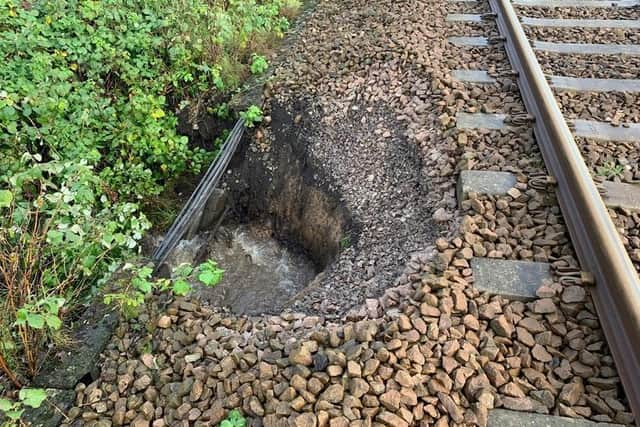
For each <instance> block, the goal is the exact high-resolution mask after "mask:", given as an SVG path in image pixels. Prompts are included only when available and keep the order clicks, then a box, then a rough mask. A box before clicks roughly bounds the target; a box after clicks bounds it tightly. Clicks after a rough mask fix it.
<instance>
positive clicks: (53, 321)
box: [44, 314, 62, 331]
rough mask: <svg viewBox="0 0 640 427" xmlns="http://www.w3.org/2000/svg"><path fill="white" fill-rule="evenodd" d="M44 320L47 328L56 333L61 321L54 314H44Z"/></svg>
mask: <svg viewBox="0 0 640 427" xmlns="http://www.w3.org/2000/svg"><path fill="white" fill-rule="evenodd" d="M44 320H45V322H46V323H47V326H48V327H50V328H51V329H54V330H56V331H57V330H58V329H60V327H61V326H62V320H60V318H59V317H58V316H56V315H55V314H46V315H45V317H44Z"/></svg>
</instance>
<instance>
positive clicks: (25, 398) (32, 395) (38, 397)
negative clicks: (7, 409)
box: [18, 388, 47, 408]
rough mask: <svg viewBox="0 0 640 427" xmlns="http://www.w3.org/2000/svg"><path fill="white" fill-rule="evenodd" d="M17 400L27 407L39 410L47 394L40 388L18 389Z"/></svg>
mask: <svg viewBox="0 0 640 427" xmlns="http://www.w3.org/2000/svg"><path fill="white" fill-rule="evenodd" d="M18 398H19V399H20V400H21V401H22V403H24V404H25V405H27V406H31V407H32V408H39V407H40V405H42V402H44V400H45V399H46V398H47V392H46V391H44V389H41V388H22V389H20V393H19V394H18Z"/></svg>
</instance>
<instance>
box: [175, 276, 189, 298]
mask: <svg viewBox="0 0 640 427" xmlns="http://www.w3.org/2000/svg"><path fill="white" fill-rule="evenodd" d="M171 290H172V291H173V293H174V294H176V295H178V296H184V295H186V294H188V293H189V291H190V290H191V285H190V284H189V283H188V282H187V281H185V280H176V281H175V282H174V284H173V287H172V289H171Z"/></svg>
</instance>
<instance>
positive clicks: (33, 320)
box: [27, 312, 44, 329]
mask: <svg viewBox="0 0 640 427" xmlns="http://www.w3.org/2000/svg"><path fill="white" fill-rule="evenodd" d="M27 325H29V326H30V327H32V328H33V329H42V328H44V317H43V316H42V315H41V314H38V313H29V312H27Z"/></svg>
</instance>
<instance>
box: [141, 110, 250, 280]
mask: <svg viewBox="0 0 640 427" xmlns="http://www.w3.org/2000/svg"><path fill="white" fill-rule="evenodd" d="M243 134H244V119H239V120H238V121H237V122H236V124H235V126H234V127H233V129H232V131H231V133H230V134H229V136H228V137H227V139H226V140H225V142H224V144H222V147H221V148H220V151H219V152H218V155H217V156H216V158H215V159H214V160H213V162H212V163H211V165H209V168H208V169H207V172H206V173H205V175H204V176H203V177H202V179H201V180H200V182H199V183H198V185H197V186H196V188H195V190H194V191H193V193H191V196H190V197H189V199H188V200H187V203H185V204H184V206H183V207H182V210H181V211H180V213H179V214H178V216H177V217H176V219H175V220H174V221H173V224H171V227H169V230H168V231H167V233H166V234H165V237H164V239H163V240H162V243H160V246H158V248H156V250H155V251H154V253H153V255H152V259H153V261H154V263H155V265H156V268H157V267H159V266H160V264H162V263H163V262H164V261H165V260H166V259H167V257H168V256H169V254H170V253H171V251H172V250H173V248H174V247H175V245H176V244H177V243H178V241H179V240H180V239H182V237H183V236H184V234H185V233H186V231H187V229H188V228H189V225H190V223H189V222H190V220H191V218H192V217H193V215H194V214H196V213H198V212H199V211H200V210H202V209H203V208H204V205H205V203H206V202H207V200H208V199H209V196H210V195H211V192H212V191H213V190H214V189H215V188H216V186H217V185H218V182H219V181H220V178H222V174H223V173H224V171H225V170H226V168H227V166H228V164H229V162H230V161H231V158H232V157H233V154H234V153H235V151H236V148H237V147H238V144H239V142H240V139H241V138H242V135H243Z"/></svg>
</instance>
